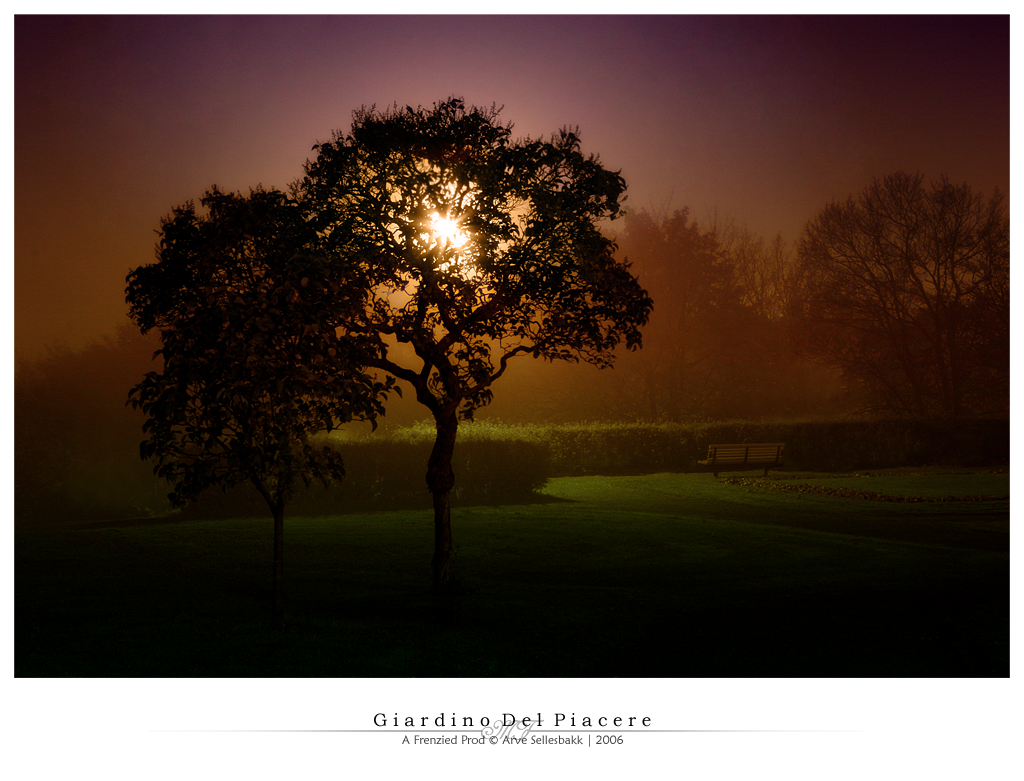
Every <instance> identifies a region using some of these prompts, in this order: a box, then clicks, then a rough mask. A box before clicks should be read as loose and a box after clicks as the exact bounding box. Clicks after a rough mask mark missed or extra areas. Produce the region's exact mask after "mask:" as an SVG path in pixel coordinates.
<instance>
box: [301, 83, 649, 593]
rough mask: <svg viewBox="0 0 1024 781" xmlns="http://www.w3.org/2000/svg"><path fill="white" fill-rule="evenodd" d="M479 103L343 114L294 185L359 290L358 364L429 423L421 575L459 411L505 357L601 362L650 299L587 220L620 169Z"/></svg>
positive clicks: (487, 388) (611, 206) (446, 534)
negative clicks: (429, 499)
mask: <svg viewBox="0 0 1024 781" xmlns="http://www.w3.org/2000/svg"><path fill="white" fill-rule="evenodd" d="M498 114H499V110H498V109H496V108H494V107H492V108H490V109H484V108H467V107H466V106H465V105H464V104H463V102H462V101H461V100H459V99H452V100H449V101H446V102H443V103H439V104H436V105H435V106H434V107H433V108H432V109H424V108H422V107H420V108H416V109H414V108H412V107H411V106H409V107H405V108H404V109H403V108H399V107H394V108H391V109H389V110H387V111H384V112H380V111H377V110H376V109H374V108H370V109H365V108H364V109H362V110H359V111H356V112H355V114H354V119H353V122H352V127H351V130H350V132H348V133H347V134H346V133H340V132H339V133H335V135H334V137H333V139H332V140H331V141H329V142H326V143H321V144H318V145H317V146H315V147H314V149H315V150H317V156H316V159H314V160H312V161H311V162H308V163H307V164H306V176H305V177H304V178H303V179H302V180H301V181H300V182H298V183H296V187H295V192H296V194H297V197H298V198H299V199H300V200H302V201H303V202H304V203H305V204H306V206H307V209H308V211H309V212H310V214H312V215H314V219H315V221H316V224H317V229H318V230H319V231H320V235H321V236H322V237H323V238H324V246H325V249H326V251H327V252H328V253H329V254H330V255H331V256H332V258H333V260H334V262H335V263H336V264H338V265H339V266H342V267H344V268H346V269H350V270H351V271H346V273H352V274H353V275H358V276H360V277H361V278H362V280H363V286H364V288H365V289H366V290H368V291H370V292H371V294H372V295H371V296H370V298H369V299H368V301H367V306H366V308H365V311H364V312H363V314H362V316H361V317H360V319H359V321H358V322H354V323H352V324H351V326H350V327H351V328H352V329H353V330H354V331H356V332H358V333H360V334H364V335H367V336H370V337H373V338H375V339H377V340H379V342H378V343H379V349H378V351H377V352H378V354H377V355H376V356H374V357H373V358H371V359H370V361H369V364H370V365H372V366H375V367H377V368H380V369H383V370H385V371H387V372H389V373H390V374H391V375H392V376H394V377H396V378H398V379H399V380H403V381H405V382H407V383H409V384H410V385H411V386H412V387H413V388H414V389H415V393H416V398H417V399H418V401H419V402H421V403H422V404H424V405H425V406H426V407H427V408H428V409H429V410H430V412H431V414H432V415H433V417H434V421H435V424H436V431H437V435H436V439H435V443H434V447H433V450H432V452H431V454H430V457H429V460H428V464H427V486H428V488H429V490H430V492H431V494H432V496H433V506H434V528H435V535H434V557H433V581H434V584H435V585H436V586H444V585H445V584H447V583H448V582H449V581H450V579H451V559H452V553H453V548H452V532H451V509H450V501H449V492H450V491H451V489H452V487H453V485H454V483H455V475H454V473H453V471H452V453H453V451H454V447H455V440H456V435H457V432H458V426H459V421H460V420H466V419H471V418H472V417H473V413H474V411H475V410H477V409H478V408H479V407H481V406H482V405H485V404H487V403H488V401H490V399H491V394H492V391H491V386H492V385H493V384H494V382H495V381H496V380H497V379H498V378H499V377H501V376H502V375H503V374H504V373H505V371H506V369H507V368H508V365H509V362H510V361H511V360H512V359H513V358H515V357H517V356H520V355H529V356H533V357H535V358H546V359H548V360H567V361H581V360H582V361H586V362H589V363H591V364H595V365H597V366H599V367H603V366H609V365H611V363H612V362H613V355H614V351H615V349H616V348H617V347H618V346H619V345H620V344H623V343H624V344H625V346H626V347H628V348H629V349H631V350H632V349H636V348H638V347H640V344H641V335H640V327H641V326H642V325H643V324H644V323H645V322H646V321H647V318H648V315H649V313H650V310H651V299H650V298H649V297H648V295H647V293H646V292H645V291H644V290H643V289H641V287H640V285H639V284H638V282H637V280H636V278H635V277H634V276H633V275H632V274H631V273H630V270H629V266H628V264H627V263H625V262H620V261H617V260H616V259H615V257H614V249H615V247H614V244H613V243H612V241H610V240H609V239H608V238H606V237H605V236H604V235H602V233H601V231H600V230H599V223H600V222H601V221H602V220H604V219H606V218H615V217H616V216H617V215H618V213H619V201H620V199H621V198H622V194H623V191H624V188H625V183H624V181H623V179H622V177H621V176H620V175H619V174H618V173H616V172H613V171H608V170H606V169H605V168H603V167H602V166H601V164H600V163H599V161H598V159H597V158H596V157H594V156H590V157H587V156H584V155H583V154H582V153H581V151H580V140H579V136H578V135H577V133H576V132H575V131H571V130H567V129H566V130H562V131H561V132H559V133H557V134H556V135H555V136H554V137H553V138H552V139H551V140H550V141H541V140H531V139H520V140H514V139H513V138H512V135H511V126H510V125H503V124H501V123H500V122H499V121H498Z"/></svg>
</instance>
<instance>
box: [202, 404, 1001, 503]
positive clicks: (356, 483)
mask: <svg viewBox="0 0 1024 781" xmlns="http://www.w3.org/2000/svg"><path fill="white" fill-rule="evenodd" d="M735 442H785V443H787V446H786V453H787V455H786V466H787V468H790V469H799V470H821V471H845V470H854V469H878V468H891V467H901V466H927V465H930V466H943V465H949V466H953V465H959V466H985V465H1005V464H1008V463H1009V458H1010V453H1009V449H1010V448H1009V444H1010V437H1009V422H1008V421H1006V420H958V421H941V420H930V421H914V420H887V421H837V422H817V423H753V422H745V421H733V422H714V423H700V424H689V425H687V424H674V423H665V424H596V423H595V424H574V425H547V426H544V425H503V424H496V423H489V422H478V423H473V424H464V425H463V426H462V427H461V428H460V431H459V442H458V445H457V446H456V452H455V461H454V464H453V467H454V469H455V475H456V488H455V491H454V497H453V498H454V500H455V501H456V502H457V503H459V504H464V505H465V504H486V503H492V502H495V503H497V502H515V501H517V500H524V499H528V498H529V497H530V496H531V495H532V494H533V493H534V492H536V491H538V490H539V489H541V488H542V487H543V486H544V484H545V482H546V481H547V480H548V478H551V477H564V476H581V475H622V474H645V473H653V472H690V471H694V470H695V469H696V468H697V467H696V462H697V460H698V459H701V458H704V457H705V456H706V455H707V448H708V445H710V444H715V443H735ZM432 443H433V427H432V426H429V425H423V424H420V425H417V426H414V427H411V428H408V429H403V430H400V431H398V432H395V433H392V434H388V435H374V436H370V437H365V438H358V439H355V438H354V439H351V440H348V439H344V438H340V437H339V438H336V439H334V440H333V443H332V444H334V445H335V446H336V447H338V448H339V449H340V450H341V452H342V454H343V457H344V460H345V468H346V477H345V479H344V480H343V481H342V483H341V484H340V485H337V486H333V487H331V488H330V489H327V490H325V489H323V488H319V487H314V488H312V489H310V490H308V491H305V492H304V493H302V494H301V495H300V496H298V497H296V499H295V500H294V501H293V502H292V504H291V506H290V507H289V512H290V513H293V514H315V513H327V514H330V513H336V512H339V511H343V510H349V509H362V508H368V507H391V508H424V509H425V508H428V507H429V506H430V496H429V494H428V492H427V489H426V480H425V472H426V463H427V457H428V455H429V453H430V448H431V445H432ZM261 501H262V500H260V499H259V498H258V497H257V496H256V495H255V492H253V491H252V490H251V489H248V488H239V489H235V490H234V491H231V492H229V493H227V494H224V493H223V492H218V491H214V492H209V493H208V494H207V495H205V496H204V497H203V498H202V500H201V501H200V502H199V504H198V506H196V507H195V508H193V509H192V511H191V512H193V513H196V514H198V515H202V514H207V515H212V514H221V513H224V514H237V513H240V512H251V513H255V514H262V513H264V512H265V511H266V510H265V508H264V507H263V506H262V505H261Z"/></svg>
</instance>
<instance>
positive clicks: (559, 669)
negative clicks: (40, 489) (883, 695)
mask: <svg viewBox="0 0 1024 781" xmlns="http://www.w3.org/2000/svg"><path fill="white" fill-rule="evenodd" d="M919 471H921V470H919ZM924 471H925V473H924V474H918V475H916V476H915V475H911V474H906V473H899V474H892V475H874V476H871V477H860V478H855V477H842V478H840V477H835V478H826V479H834V480H837V481H838V480H843V481H851V480H854V481H855V480H862V481H874V482H873V483H870V484H871V485H882V486H883V487H880V488H879V487H873V488H865V487H859V488H860V489H861V490H872V491H878V492H886V493H897V492H908V491H909V492H911V493H909V494H907V495H917V496H923V495H924V494H925V492H927V491H931V490H933V487H934V486H935V485H942V484H943V483H945V484H949V483H950V481H952V479H953V477H952V476H951V475H948V474H947V475H944V476H943V475H939V474H937V473H938V472H939V470H932V471H930V472H928V471H927V470H924ZM972 474H973V475H974V476H973V477H972V476H971V475H972ZM744 476H748V477H753V476H756V475H755V474H754V473H750V474H748V475H744ZM796 477H799V478H800V480H804V481H806V482H811V481H813V480H821V479H822V478H820V477H810V476H797V475H787V474H785V473H783V474H782V475H781V477H777V478H774V479H782V480H783V481H786V480H788V479H790V478H796ZM993 477H999V476H992V475H989V474H985V473H983V472H982V471H980V470H979V471H977V472H973V473H970V474H966V475H963V474H962V475H959V476H957V477H956V480H958V481H959V483H958V491H957V492H956V493H957V494H959V493H960V491H959V486H961V485H962V486H965V487H966V489H969V490H965V491H964V495H982V494H984V495H999V494H1000V492H998V491H997V492H995V493H993V492H992V491H993V490H994V489H992V488H991V486H993V485H997V483H998V481H996V482H993V481H992V479H991V478H993ZM1000 479H1002V480H1003V483H1005V485H1006V490H1005V491H1003V492H1001V493H1002V495H1008V494H1009V489H1008V475H1006V474H1005V473H1004V474H1003V475H1002V476H1001V478H1000ZM886 481H891V482H886ZM915 481H916V482H915ZM999 485H1001V483H1000V484H999ZM997 487H998V485H997ZM975 489H977V490H975ZM982 489H984V490H982ZM950 493H952V492H950ZM453 529H454V534H455V542H456V545H457V546H458V549H459V550H458V556H457V559H456V565H457V567H458V569H457V572H458V576H459V588H458V589H457V591H456V593H454V594H453V595H450V596H445V597H438V596H435V595H434V594H433V593H432V592H431V590H430V588H429V579H430V555H431V546H432V520H431V517H430V514H429V513H426V512H383V511H382V512H376V513H360V514H343V515H338V516H334V517H316V518H312V517H303V518H300V517H296V518H289V519H287V521H286V539H285V555H286V574H285V587H286V600H287V603H286V610H287V614H288V621H289V623H288V627H287V628H286V629H285V631H284V632H282V633H279V634H277V635H274V634H272V633H271V632H270V631H269V630H268V623H269V607H270V605H269V598H270V557H271V521H270V519H269V517H268V518H253V519H230V520H210V521H195V520H193V521H188V522H160V521H152V522H137V523H134V524H133V523H130V522H127V523H111V524H107V525H92V526H89V527H78V528H70V529H66V530H63V531H58V530H48V531H45V532H44V531H41V530H40V531H35V532H33V531H29V530H23V529H21V528H20V527H19V530H18V532H17V534H16V538H15V543H16V545H15V564H16V568H15V624H16V627H15V629H16V633H15V674H16V675H18V676H46V677H54V676H128V677H136V676H340V677H359V676H379V677H394V676H403V677H404V676H488V675H497V676H600V677H606V676H629V677H633V676H671V677H704V676H712V677H714V676H724V677H746V676H815V677H824V676H840V677H850V676H1005V675H1008V674H1009V501H1008V500H995V501H974V502H927V503H914V504H904V503H892V502H876V501H864V500H859V499H846V498H839V497H834V496H825V495H818V494H807V493H791V492H778V491H769V490H763V489H761V488H758V487H757V486H745V485H735V484H730V483H727V482H725V481H723V480H716V479H715V478H713V477H712V476H711V475H707V474H658V475H646V476H631V477H582V478H559V479H555V480H552V481H550V483H549V484H548V487H547V489H546V492H545V494H544V496H542V497H539V498H538V501H536V502H534V503H530V504H519V505H503V506H478V507H457V508H455V510H454V511H453Z"/></svg>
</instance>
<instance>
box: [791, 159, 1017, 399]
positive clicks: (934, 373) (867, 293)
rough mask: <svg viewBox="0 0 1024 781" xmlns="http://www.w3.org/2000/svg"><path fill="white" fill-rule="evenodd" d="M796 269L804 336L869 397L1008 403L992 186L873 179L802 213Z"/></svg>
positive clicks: (1000, 227) (1006, 232)
mask: <svg viewBox="0 0 1024 781" xmlns="http://www.w3.org/2000/svg"><path fill="white" fill-rule="evenodd" d="M797 272H798V273H797V276H796V281H797V289H796V292H795V294H794V305H795V308H794V313H795V315H796V316H797V317H798V318H799V319H800V322H801V329H800V333H801V334H802V335H803V337H804V345H805V348H806V349H807V350H808V351H809V352H811V353H812V354H814V355H816V356H818V357H819V358H821V359H824V360H825V361H827V362H829V363H831V364H832V365H834V366H836V367H838V368H840V369H841V370H842V371H843V373H844V376H845V378H846V380H847V382H848V383H849V384H850V385H851V386H855V387H859V388H861V389H863V391H864V392H865V393H866V394H867V397H868V400H869V406H870V408H871V409H874V410H877V411H883V412H887V413H896V414H903V415H917V416H925V415H944V416H953V417H958V416H962V415H970V414H978V413H983V412H995V411H1006V410H1007V409H1008V398H1009V397H1008V393H1009V346H1010V340H1009V323H1010V306H1009V303H1010V299H1009V280H1010V227H1009V220H1008V217H1007V213H1006V207H1005V203H1004V201H1003V199H1002V197H1001V196H1000V195H999V194H998V193H996V194H994V195H993V196H992V197H990V198H984V197H983V196H981V195H980V194H978V193H975V192H973V191H972V190H971V188H970V187H969V186H967V185H954V184H953V183H952V182H950V181H949V179H948V178H947V177H945V176H943V177H942V178H940V179H939V180H938V181H937V182H934V183H932V184H931V185H930V186H927V185H925V183H924V180H923V177H922V176H921V175H910V174H906V173H902V172H900V173H896V174H893V175H891V176H886V177H885V178H883V179H876V180H875V181H874V182H873V183H872V184H871V185H870V186H869V187H868V188H867V189H865V190H864V192H863V193H861V194H860V195H859V196H857V197H856V198H854V197H850V198H849V199H847V200H846V201H843V202H833V203H830V204H829V205H828V206H826V207H825V209H824V210H822V212H821V213H820V214H819V215H818V216H817V217H815V218H814V219H813V220H811V221H810V222H809V223H808V225H807V227H806V229H805V230H804V234H803V237H802V239H801V241H800V245H799V251H798V267H797Z"/></svg>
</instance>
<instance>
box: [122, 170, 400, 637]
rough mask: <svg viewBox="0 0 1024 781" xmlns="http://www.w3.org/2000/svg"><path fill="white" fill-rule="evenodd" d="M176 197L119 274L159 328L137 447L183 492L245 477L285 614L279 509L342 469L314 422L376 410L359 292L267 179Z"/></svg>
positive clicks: (330, 423)
mask: <svg viewBox="0 0 1024 781" xmlns="http://www.w3.org/2000/svg"><path fill="white" fill-rule="evenodd" d="M201 204H202V206H203V207H205V209H206V212H205V213H199V212H197V211H196V209H195V208H194V206H193V205H192V204H187V205H186V206H183V207H181V208H178V209H175V210H174V212H173V214H172V215H171V216H170V217H169V218H167V219H166V220H165V221H164V223H163V226H162V230H161V238H160V243H159V251H158V262H157V263H155V264H152V265H148V266H142V267H140V268H137V269H135V270H134V271H132V272H131V274H129V276H128V288H127V300H128V303H129V306H130V314H131V317H132V319H133V320H134V321H135V322H136V324H137V325H139V327H140V328H141V329H142V331H143V332H146V331H148V330H150V329H153V328H157V329H159V330H160V333H161V338H162V347H161V349H160V350H159V351H158V354H160V355H162V356H163V361H164V365H163V369H162V371H153V372H150V373H148V374H147V375H146V376H145V378H144V379H143V380H142V381H141V382H140V383H139V384H138V385H137V386H136V387H135V388H134V389H133V390H132V393H131V396H130V403H132V404H133V405H134V406H135V407H137V408H141V409H142V410H143V411H144V412H145V413H146V414H147V415H148V419H147V421H146V423H145V425H144V431H145V432H146V433H147V434H148V438H147V439H146V440H145V441H144V442H143V443H142V446H141V452H142V456H143V457H144V458H153V459H155V460H156V467H155V471H156V473H157V474H158V475H160V476H162V477H165V478H166V479H167V480H168V481H170V483H171V484H172V486H173V491H172V493H171V494H170V499H171V501H172V503H173V504H175V505H179V506H180V505H183V504H185V503H187V502H188V501H190V500H192V499H194V498H196V497H197V496H198V495H199V494H200V493H202V492H203V491H205V490H206V489H208V488H210V487H213V486H220V487H222V488H228V487H230V486H233V485H236V484H239V483H242V482H250V483H251V484H252V485H253V486H254V487H255V489H256V490H257V491H258V492H259V494H260V495H261V496H262V497H263V498H264V499H265V500H266V503H267V506H268V507H269V509H270V512H271V514H272V515H273V518H274V566H273V578H274V599H273V611H272V624H273V626H274V627H280V626H281V622H282V578H283V568H284V553H283V551H284V547H283V545H284V542H283V541H284V536H283V535H284V510H285V504H286V502H287V501H288V499H289V498H290V497H291V496H292V494H293V493H294V491H295V490H296V488H297V485H298V483H299V482H304V483H305V484H307V485H308V484H309V483H310V482H311V481H312V480H320V481H322V482H324V483H325V484H326V483H328V482H329V481H331V480H335V479H340V478H341V477H342V476H343V474H344V469H343V465H342V461H341V457H340V455H339V454H338V453H337V452H336V451H334V450H333V449H331V448H330V447H329V446H327V445H324V444H316V443H314V442H311V441H310V434H312V433H315V432H318V431H330V430H331V429H332V428H333V427H335V426H337V425H338V424H340V423H344V422H347V421H349V420H352V419H353V418H360V419H370V420H372V419H374V418H375V416H376V415H377V414H378V413H379V412H380V411H381V406H380V396H381V394H382V393H383V392H384V391H385V386H384V384H382V383H379V382H377V381H376V380H374V379H373V378H371V377H370V376H369V375H367V374H364V373H363V372H362V371H361V366H362V363H361V356H360V354H359V349H360V348H359V345H358V341H357V340H351V339H348V338H347V337H346V335H345V331H344V323H345V322H346V321H347V320H348V319H349V318H350V317H351V316H352V310H353V309H354V308H361V306H362V297H361V296H360V295H359V294H358V292H356V293H355V294H354V295H353V288H352V286H351V285H350V284H349V281H348V280H346V279H344V278H342V277H340V276H339V274H338V267H337V266H335V265H333V264H330V263H328V262H327V261H326V259H325V258H324V257H323V256H322V255H318V254H316V253H315V252H314V251H312V248H313V246H314V244H315V239H316V236H315V233H314V232H313V231H312V229H311V227H310V225H309V223H308V222H307V221H306V220H305V219H304V218H303V215H302V213H301V211H300V210H299V208H298V206H297V204H296V203H295V202H294V201H291V200H289V199H288V198H286V197H285V196H284V195H283V194H282V193H280V192H276V191H263V190H257V191H255V192H253V193H252V194H251V195H250V196H249V197H242V196H238V195H231V194H225V193H221V192H218V191H216V190H214V191H213V192H210V193H208V194H207V195H206V197H205V198H203V199H202V201H201Z"/></svg>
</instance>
